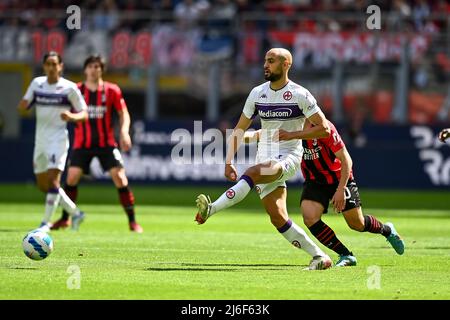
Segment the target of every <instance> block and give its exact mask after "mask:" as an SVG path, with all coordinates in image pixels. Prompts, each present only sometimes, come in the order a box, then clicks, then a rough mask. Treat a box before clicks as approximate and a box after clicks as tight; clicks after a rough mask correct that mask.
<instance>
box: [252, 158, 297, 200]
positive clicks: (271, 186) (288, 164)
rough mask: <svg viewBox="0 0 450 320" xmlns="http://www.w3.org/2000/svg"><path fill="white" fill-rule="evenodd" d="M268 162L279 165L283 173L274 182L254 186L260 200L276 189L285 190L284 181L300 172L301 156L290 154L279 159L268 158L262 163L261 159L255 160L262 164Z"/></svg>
mask: <svg viewBox="0 0 450 320" xmlns="http://www.w3.org/2000/svg"><path fill="white" fill-rule="evenodd" d="M270 160H272V161H276V162H278V163H279V164H280V165H281V168H282V169H283V171H282V174H281V176H280V177H279V178H278V179H277V180H275V181H274V182H270V183H265V184H257V185H256V192H257V193H258V194H259V197H260V198H261V199H262V198H264V197H265V196H267V195H268V194H269V193H271V192H272V191H274V190H275V189H276V188H278V187H284V188H286V180H289V179H291V178H292V177H294V176H295V175H296V173H297V171H298V170H300V165H301V163H302V158H301V155H296V154H292V153H288V154H284V155H281V157H279V158H276V157H273V158H268V159H265V160H264V161H262V160H261V159H257V162H258V163H262V162H266V161H270Z"/></svg>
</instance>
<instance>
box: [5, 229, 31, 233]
mask: <svg viewBox="0 0 450 320" xmlns="http://www.w3.org/2000/svg"><path fill="white" fill-rule="evenodd" d="M18 231H20V232H26V231H29V230H25V229H0V233H2V232H18Z"/></svg>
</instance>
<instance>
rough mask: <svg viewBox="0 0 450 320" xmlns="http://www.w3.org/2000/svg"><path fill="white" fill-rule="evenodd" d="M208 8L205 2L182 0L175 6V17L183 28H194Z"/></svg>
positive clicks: (204, 0)
mask: <svg viewBox="0 0 450 320" xmlns="http://www.w3.org/2000/svg"><path fill="white" fill-rule="evenodd" d="M209 8H210V4H209V2H208V1H206V0H198V1H196V0H183V1H182V2H180V3H179V4H177V5H176V6H175V17H176V18H177V20H178V21H179V22H181V24H182V25H184V26H195V25H196V24H197V23H198V20H199V19H200V18H201V17H202V16H203V15H204V14H205V13H206V12H207V11H208V9H209Z"/></svg>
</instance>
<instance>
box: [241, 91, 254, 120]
mask: <svg viewBox="0 0 450 320" xmlns="http://www.w3.org/2000/svg"><path fill="white" fill-rule="evenodd" d="M242 113H243V114H244V115H245V116H246V117H247V118H249V119H253V118H254V117H256V106H255V89H253V90H252V91H251V92H250V94H249V95H248V97H247V100H246V101H245V105H244V110H242Z"/></svg>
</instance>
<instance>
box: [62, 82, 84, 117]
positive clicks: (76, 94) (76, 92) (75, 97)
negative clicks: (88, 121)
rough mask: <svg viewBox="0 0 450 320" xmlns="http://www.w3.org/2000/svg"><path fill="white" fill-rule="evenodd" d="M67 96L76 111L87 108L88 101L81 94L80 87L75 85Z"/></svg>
mask: <svg viewBox="0 0 450 320" xmlns="http://www.w3.org/2000/svg"><path fill="white" fill-rule="evenodd" d="M67 98H68V99H69V101H70V104H71V105H72V109H73V110H74V111H75V112H80V111H83V110H87V105H86V101H84V98H83V96H82V95H81V92H80V89H78V87H77V86H74V87H73V88H71V90H70V92H69V94H68V96H67Z"/></svg>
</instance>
